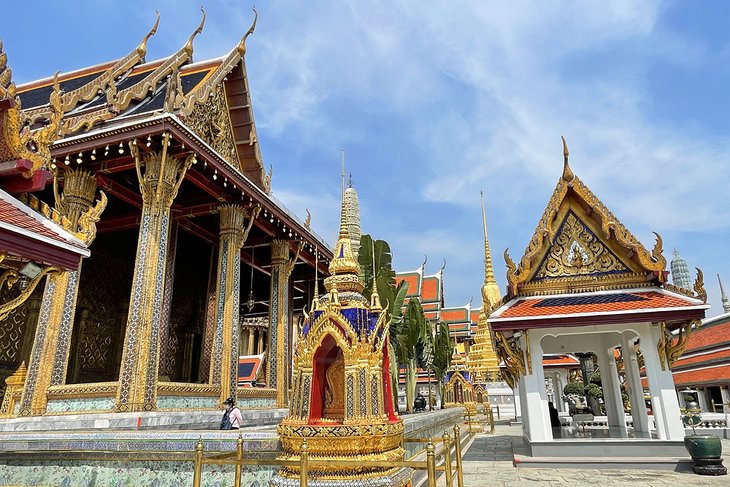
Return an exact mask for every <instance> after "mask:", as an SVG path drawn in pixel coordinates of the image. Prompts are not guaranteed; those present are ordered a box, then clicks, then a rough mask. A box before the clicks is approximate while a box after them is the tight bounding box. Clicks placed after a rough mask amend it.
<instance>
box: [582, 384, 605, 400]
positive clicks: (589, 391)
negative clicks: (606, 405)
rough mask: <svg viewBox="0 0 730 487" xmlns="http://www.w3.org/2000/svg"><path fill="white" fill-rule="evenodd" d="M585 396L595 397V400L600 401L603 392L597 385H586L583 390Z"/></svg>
mask: <svg viewBox="0 0 730 487" xmlns="http://www.w3.org/2000/svg"><path fill="white" fill-rule="evenodd" d="M585 394H586V396H591V397H595V398H596V399H601V398H602V397H603V390H602V389H601V386H599V385H598V384H588V385H587V386H586V388H585Z"/></svg>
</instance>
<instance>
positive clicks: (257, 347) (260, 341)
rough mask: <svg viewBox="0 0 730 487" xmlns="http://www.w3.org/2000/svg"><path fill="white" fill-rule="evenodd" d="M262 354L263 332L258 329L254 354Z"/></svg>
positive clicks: (261, 329)
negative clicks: (257, 339) (257, 341)
mask: <svg viewBox="0 0 730 487" xmlns="http://www.w3.org/2000/svg"><path fill="white" fill-rule="evenodd" d="M262 353H264V330H263V328H259V343H258V345H257V346H256V354H257V355H261V354H262Z"/></svg>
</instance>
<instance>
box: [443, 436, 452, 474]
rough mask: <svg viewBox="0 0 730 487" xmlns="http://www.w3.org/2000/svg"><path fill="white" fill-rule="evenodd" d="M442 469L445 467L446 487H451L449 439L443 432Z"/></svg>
mask: <svg viewBox="0 0 730 487" xmlns="http://www.w3.org/2000/svg"><path fill="white" fill-rule="evenodd" d="M443 440H444V467H446V487H453V485H454V478H453V477H452V476H451V437H450V436H449V432H448V431H444V436H443Z"/></svg>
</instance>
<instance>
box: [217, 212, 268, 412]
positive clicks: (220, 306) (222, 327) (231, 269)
mask: <svg viewBox="0 0 730 487" xmlns="http://www.w3.org/2000/svg"><path fill="white" fill-rule="evenodd" d="M257 213H258V208H257V209H256V210H254V212H253V215H250V214H249V212H248V211H247V210H246V209H244V208H243V207H242V206H239V205H223V206H221V207H220V208H219V216H220V244H219V247H218V284H217V287H216V305H215V310H216V311H215V317H216V318H215V332H214V335H213V350H212V351H211V355H210V383H211V384H213V385H216V386H220V388H221V393H220V397H221V402H222V401H224V400H225V399H226V398H228V397H235V395H236V388H237V384H238V318H239V313H240V309H239V308H240V301H241V296H240V294H241V247H243V244H244V243H245V242H246V238H248V233H249V231H250V230H251V227H252V226H253V222H254V220H255V219H256V214H257ZM246 218H248V219H249V221H248V226H246V227H245V229H244V223H245V220H246Z"/></svg>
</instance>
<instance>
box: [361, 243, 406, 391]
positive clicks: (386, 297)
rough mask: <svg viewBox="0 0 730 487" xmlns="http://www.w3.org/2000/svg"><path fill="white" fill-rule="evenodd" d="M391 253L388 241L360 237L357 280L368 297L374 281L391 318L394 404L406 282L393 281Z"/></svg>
mask: <svg viewBox="0 0 730 487" xmlns="http://www.w3.org/2000/svg"><path fill="white" fill-rule="evenodd" d="M392 263H393V254H392V253H391V251H390V246H389V245H388V242H386V241H384V240H375V241H374V240H373V239H372V237H371V236H370V235H367V234H366V235H363V236H362V237H360V252H359V254H358V264H359V265H360V280H361V281H362V282H363V283H364V284H365V289H364V290H363V295H364V296H365V297H366V298H367V299H368V300H370V298H371V297H372V292H373V283H375V286H376V287H377V289H378V295H379V296H380V302H381V303H382V306H383V311H384V312H385V313H387V314H386V319H388V320H390V329H389V334H390V356H389V359H390V377H391V384H392V387H391V390H392V391H393V404H395V405H397V404H398V360H397V358H396V356H397V348H398V341H397V340H396V339H395V336H396V330H397V329H398V327H399V326H400V325H401V323H402V321H403V302H404V301H405V297H406V293H407V292H408V285H407V284H406V283H405V282H404V281H401V282H400V283H399V284H398V285H397V286H396V284H395V271H394V270H393V267H392Z"/></svg>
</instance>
